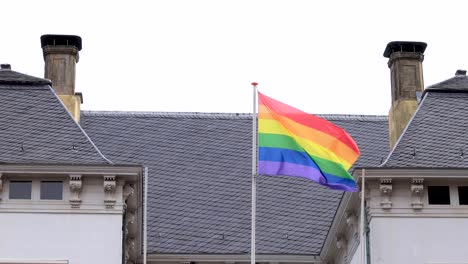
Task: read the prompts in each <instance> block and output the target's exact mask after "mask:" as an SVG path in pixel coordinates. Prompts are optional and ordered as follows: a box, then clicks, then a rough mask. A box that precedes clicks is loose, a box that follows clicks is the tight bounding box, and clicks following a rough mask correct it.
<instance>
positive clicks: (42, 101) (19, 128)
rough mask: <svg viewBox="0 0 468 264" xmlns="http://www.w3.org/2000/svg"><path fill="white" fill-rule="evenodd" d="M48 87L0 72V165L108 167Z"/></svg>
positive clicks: (29, 78)
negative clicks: (33, 164)
mask: <svg viewBox="0 0 468 264" xmlns="http://www.w3.org/2000/svg"><path fill="white" fill-rule="evenodd" d="M49 84H50V81H49V80H45V79H40V78H36V77H32V76H29V75H25V74H21V73H18V72H15V71H11V70H9V69H2V70H0V113H1V115H0V163H48V164H51V163H54V164H56V163H61V164H77V163H79V164H109V163H110V161H109V160H107V159H106V158H105V157H104V156H103V155H102V154H101V153H100V152H99V150H98V149H97V148H96V147H95V146H94V144H93V143H92V142H91V141H90V139H89V137H88V136H87V135H86V133H85V132H84V131H83V130H82V129H81V127H80V126H79V125H78V124H77V123H76V122H75V121H74V120H73V118H72V117H71V116H70V114H69V113H68V112H67V110H66V109H65V107H64V106H63V104H62V103H61V102H60V101H59V99H58V98H57V96H56V95H55V94H54V92H53V91H52V88H51V87H50V86H49Z"/></svg>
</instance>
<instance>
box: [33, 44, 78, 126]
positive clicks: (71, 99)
mask: <svg viewBox="0 0 468 264" xmlns="http://www.w3.org/2000/svg"><path fill="white" fill-rule="evenodd" d="M41 47H42V51H43V55H44V61H45V71H44V78H46V79H49V80H51V81H52V88H53V89H54V90H55V93H56V94H57V95H58V96H59V97H60V99H61V100H62V102H63V104H64V105H65V106H66V107H67V109H68V111H69V112H70V113H71V115H72V116H73V117H74V118H75V120H76V121H77V122H79V121H80V105H81V103H82V97H81V94H76V93H75V66H76V63H77V62H78V60H79V58H80V57H79V51H80V50H81V37H79V36H73V35H42V36H41Z"/></svg>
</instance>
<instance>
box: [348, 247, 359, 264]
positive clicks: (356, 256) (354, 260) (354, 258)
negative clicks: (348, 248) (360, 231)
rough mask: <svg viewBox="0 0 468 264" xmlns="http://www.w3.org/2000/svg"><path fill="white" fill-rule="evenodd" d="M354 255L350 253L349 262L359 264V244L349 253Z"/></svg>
mask: <svg viewBox="0 0 468 264" xmlns="http://www.w3.org/2000/svg"><path fill="white" fill-rule="evenodd" d="M351 254H354V255H351V261H350V262H349V263H350V264H361V244H359V245H358V246H357V249H356V251H355V252H353V253H351Z"/></svg>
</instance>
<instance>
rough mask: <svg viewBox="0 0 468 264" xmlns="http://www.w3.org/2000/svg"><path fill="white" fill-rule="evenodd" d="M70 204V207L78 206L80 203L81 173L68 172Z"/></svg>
mask: <svg viewBox="0 0 468 264" xmlns="http://www.w3.org/2000/svg"><path fill="white" fill-rule="evenodd" d="M69 187H70V204H71V207H72V208H80V205H81V198H80V193H81V188H82V182H81V175H80V174H70V182H69Z"/></svg>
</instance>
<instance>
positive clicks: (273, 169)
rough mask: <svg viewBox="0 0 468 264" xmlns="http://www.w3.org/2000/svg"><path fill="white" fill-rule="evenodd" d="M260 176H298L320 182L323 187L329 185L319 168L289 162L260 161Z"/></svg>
mask: <svg viewBox="0 0 468 264" xmlns="http://www.w3.org/2000/svg"><path fill="white" fill-rule="evenodd" d="M258 174H261V175H273V176H274V175H285V176H296V177H302V178H306V179H309V180H312V181H315V182H318V183H319V184H322V185H326V184H327V181H326V180H325V178H324V177H323V175H322V173H321V172H320V170H318V169H317V168H314V167H310V166H304V165H299V164H294V163H288V162H275V161H264V160H260V161H259V162H258Z"/></svg>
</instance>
